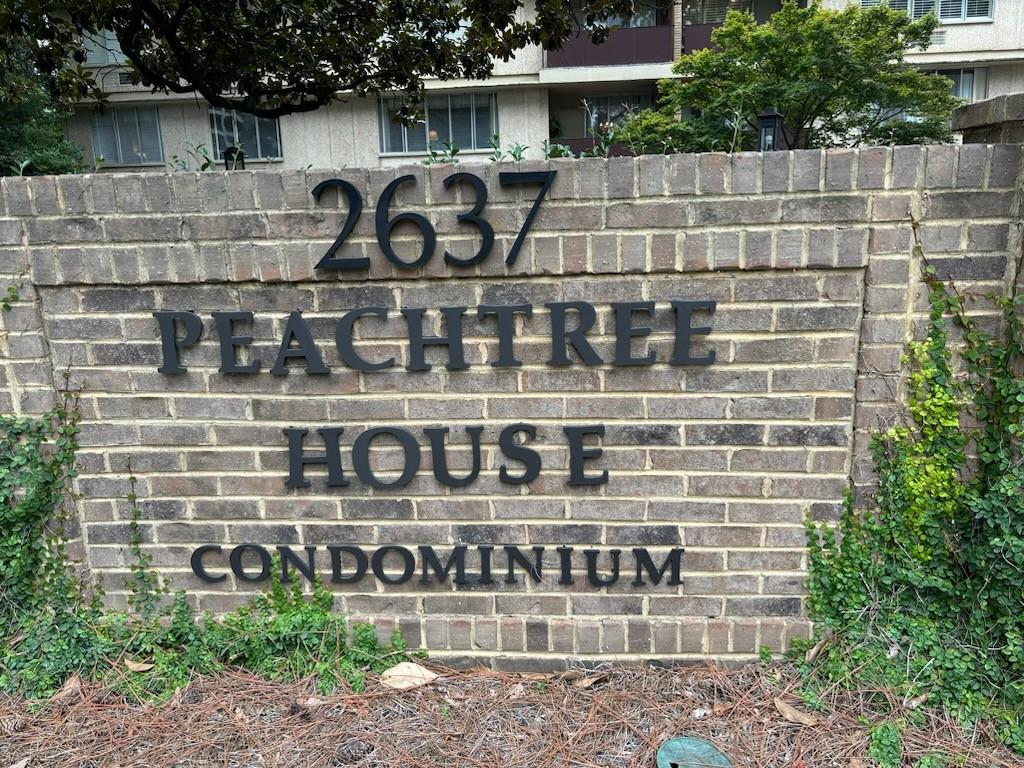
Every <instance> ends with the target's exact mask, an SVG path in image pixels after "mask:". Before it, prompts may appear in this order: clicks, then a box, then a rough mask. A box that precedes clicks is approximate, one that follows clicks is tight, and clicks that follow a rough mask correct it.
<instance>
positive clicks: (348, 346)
mask: <svg viewBox="0 0 1024 768" xmlns="http://www.w3.org/2000/svg"><path fill="white" fill-rule="evenodd" d="M364 315H373V316H374V317H379V318H380V319H381V320H387V319H388V311H387V309H385V308H384V307H360V308H359V309H353V310H352V311H351V312H346V313H345V314H344V315H343V316H342V318H341V320H339V321H338V327H337V329H336V330H335V332H334V342H335V344H337V346H338V355H339V356H340V357H341V361H342V362H343V363H345V365H347V366H348V367H349V368H355V369H356V370H357V371H382V370H384V369H385V368H390V367H391V366H393V365H394V364H395V358H393V357H389V358H388V359H387V360H385V361H383V362H380V363H371V362H370V361H369V360H367V359H366V358H364V357H363V356H362V355H360V354H359V353H358V352H356V350H355V347H353V346H352V327H353V326H354V325H355V322H356V320H358V319H359V318H360V317H363V316H364Z"/></svg>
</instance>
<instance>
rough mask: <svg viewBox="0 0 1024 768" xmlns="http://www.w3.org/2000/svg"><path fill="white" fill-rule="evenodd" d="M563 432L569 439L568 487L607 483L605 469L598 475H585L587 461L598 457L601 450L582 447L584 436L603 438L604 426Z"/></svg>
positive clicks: (571, 428)
mask: <svg viewBox="0 0 1024 768" xmlns="http://www.w3.org/2000/svg"><path fill="white" fill-rule="evenodd" d="M563 430H564V431H565V434H566V436H567V437H568V438H569V485H571V486H581V485H604V484H605V483H607V482H608V470H607V469H606V470H604V471H603V472H601V474H600V475H588V474H587V473H586V461H587V459H596V458H598V457H600V456H601V453H602V449H601V448H600V447H599V446H593V447H590V448H586V447H584V445H583V438H584V436H586V435H597V436H598V437H604V424H595V425H594V426H592V427H563Z"/></svg>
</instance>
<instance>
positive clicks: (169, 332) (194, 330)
mask: <svg viewBox="0 0 1024 768" xmlns="http://www.w3.org/2000/svg"><path fill="white" fill-rule="evenodd" d="M153 317H155V318H156V322H157V325H159V326H160V349H161V350H162V351H163V357H164V364H163V365H161V366H160V367H159V368H157V369H156V370H157V373H167V374H173V373H184V372H185V371H187V370H188V369H187V368H186V367H185V366H184V365H182V364H181V361H180V359H179V356H178V353H179V352H180V351H181V350H182V349H185V348H187V347H193V346H195V345H196V344H197V343H198V342H199V339H200V337H201V336H202V335H203V321H202V320H200V319H199V315H197V314H196V313H195V312H154V313H153ZM176 320H180V321H181V323H182V325H184V326H185V337H184V338H182V339H179V338H178V337H177V335H176V334H175V332H174V331H175V321H176Z"/></svg>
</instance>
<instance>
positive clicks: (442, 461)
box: [423, 427, 484, 488]
mask: <svg viewBox="0 0 1024 768" xmlns="http://www.w3.org/2000/svg"><path fill="white" fill-rule="evenodd" d="M483 431H484V428H483V427H466V434H467V435H469V442H470V446H471V448H472V451H473V468H472V469H471V470H470V471H469V474H468V475H466V476H464V477H453V476H452V473H451V472H449V471H448V454H447V453H446V452H445V450H444V436H445V435H447V434H448V427H429V428H427V429H424V430H423V433H424V434H425V435H426V436H427V437H429V438H430V459H431V463H433V465H434V477H435V478H436V479H437V482H439V483H442V484H444V485H447V486H448V487H449V488H465V487H466V486H467V485H469V484H470V483H472V482H473V481H474V480H476V478H477V476H478V475H479V474H480V433H481V432H483Z"/></svg>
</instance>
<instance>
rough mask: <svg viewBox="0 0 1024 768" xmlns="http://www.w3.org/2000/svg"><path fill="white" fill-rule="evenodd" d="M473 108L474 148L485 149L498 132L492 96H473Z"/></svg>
mask: <svg viewBox="0 0 1024 768" xmlns="http://www.w3.org/2000/svg"><path fill="white" fill-rule="evenodd" d="M473 106H474V110H473V111H474V112H475V113H476V148H477V149H486V148H487V147H489V146H490V145H491V136H493V135H494V134H496V133H497V132H498V126H497V124H496V122H495V120H494V95H493V94H488V95H486V96H485V95H483V94H474V96H473Z"/></svg>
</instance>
